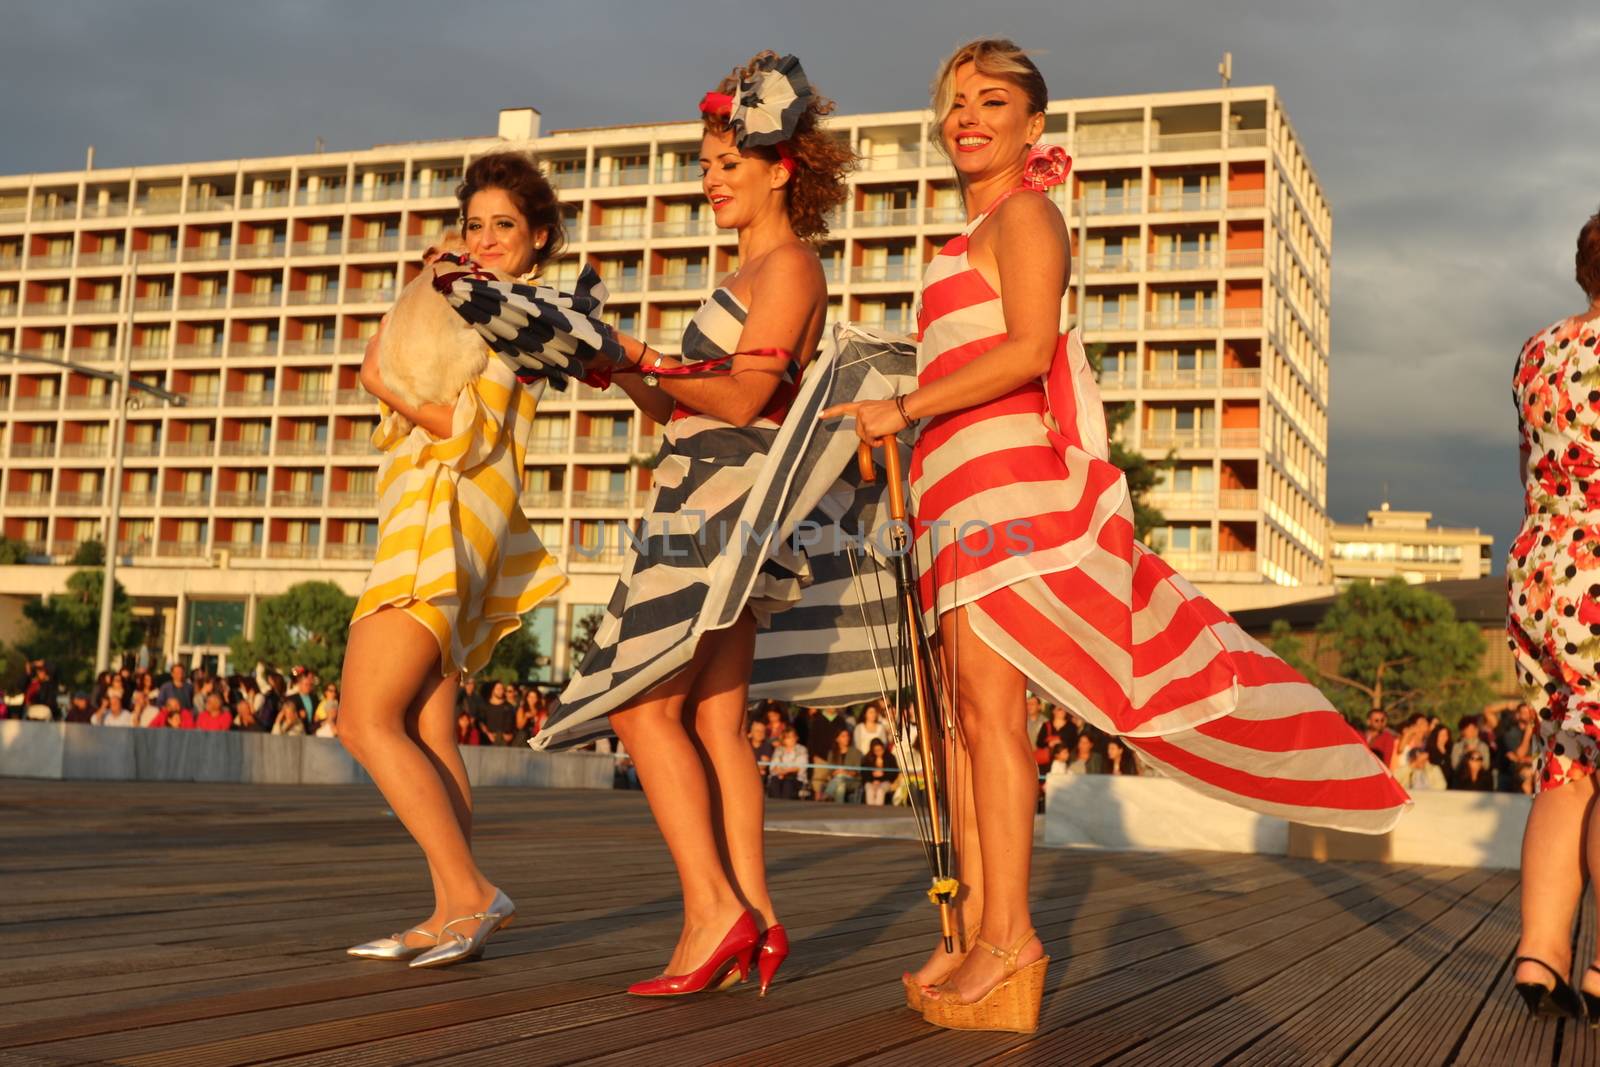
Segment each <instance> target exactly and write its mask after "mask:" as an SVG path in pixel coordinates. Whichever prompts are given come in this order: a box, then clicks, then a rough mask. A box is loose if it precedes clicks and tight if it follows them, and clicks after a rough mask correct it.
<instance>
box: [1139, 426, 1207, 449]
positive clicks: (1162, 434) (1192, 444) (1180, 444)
mask: <svg viewBox="0 0 1600 1067" xmlns="http://www.w3.org/2000/svg"><path fill="white" fill-rule="evenodd" d="M1139 436H1140V440H1139V443H1140V444H1141V445H1142V446H1143V447H1145V448H1210V447H1211V446H1212V445H1213V444H1214V443H1215V442H1216V439H1217V435H1216V432H1215V431H1214V430H1212V429H1211V428H1210V427H1195V428H1192V429H1181V430H1180V429H1170V428H1162V427H1152V426H1146V427H1145V428H1144V432H1143V433H1141V434H1140V435H1139Z"/></svg>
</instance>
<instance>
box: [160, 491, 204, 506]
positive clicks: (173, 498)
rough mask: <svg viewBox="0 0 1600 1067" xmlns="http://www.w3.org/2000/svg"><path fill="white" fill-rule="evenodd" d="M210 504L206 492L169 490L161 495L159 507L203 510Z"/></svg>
mask: <svg viewBox="0 0 1600 1067" xmlns="http://www.w3.org/2000/svg"><path fill="white" fill-rule="evenodd" d="M210 503H211V494H210V493H209V492H208V491H205V490H201V491H199V492H188V491H184V490H169V491H167V492H163V493H162V494H161V506H162V507H168V508H203V507H206V506H208V505H209V504H210Z"/></svg>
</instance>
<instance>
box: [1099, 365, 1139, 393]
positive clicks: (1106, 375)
mask: <svg viewBox="0 0 1600 1067" xmlns="http://www.w3.org/2000/svg"><path fill="white" fill-rule="evenodd" d="M1099 382H1100V387H1101V388H1102V389H1132V388H1133V387H1134V386H1136V385H1138V384H1139V370H1138V368H1137V367H1132V366H1127V367H1118V366H1113V365H1110V364H1107V363H1102V364H1100V374H1099Z"/></svg>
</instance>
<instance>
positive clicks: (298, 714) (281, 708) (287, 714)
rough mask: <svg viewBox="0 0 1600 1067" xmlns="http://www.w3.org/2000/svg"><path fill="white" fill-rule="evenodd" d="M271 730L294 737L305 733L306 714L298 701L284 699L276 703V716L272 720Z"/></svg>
mask: <svg viewBox="0 0 1600 1067" xmlns="http://www.w3.org/2000/svg"><path fill="white" fill-rule="evenodd" d="M272 732H273V733H275V734H287V735H290V736H295V737H303V736H304V735H305V732H306V716H305V713H304V712H303V711H302V710H301V704H300V702H299V701H297V700H285V701H284V702H283V703H282V704H279V705H278V716H277V718H275V719H273V720H272Z"/></svg>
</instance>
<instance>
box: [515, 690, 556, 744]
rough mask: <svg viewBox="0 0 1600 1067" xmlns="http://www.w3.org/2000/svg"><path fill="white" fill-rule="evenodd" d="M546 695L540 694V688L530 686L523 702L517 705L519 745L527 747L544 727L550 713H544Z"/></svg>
mask: <svg viewBox="0 0 1600 1067" xmlns="http://www.w3.org/2000/svg"><path fill="white" fill-rule="evenodd" d="M541 711H544V694H543V693H541V692H539V687H538V686H533V685H530V686H529V687H528V691H527V692H526V693H524V694H522V700H521V702H520V703H518V704H517V724H516V725H517V744H519V745H525V744H527V743H528V742H529V741H530V740H532V739H533V735H534V734H536V733H538V732H539V727H540V726H542V725H544V719H545V718H548V717H549V715H550V713H549V712H548V711H544V715H543V717H541V716H540V712H541Z"/></svg>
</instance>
